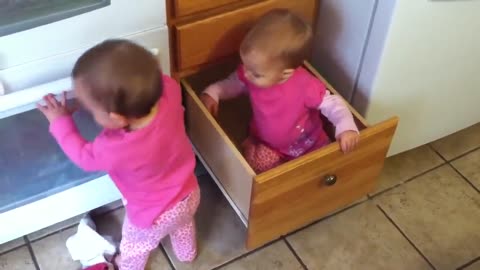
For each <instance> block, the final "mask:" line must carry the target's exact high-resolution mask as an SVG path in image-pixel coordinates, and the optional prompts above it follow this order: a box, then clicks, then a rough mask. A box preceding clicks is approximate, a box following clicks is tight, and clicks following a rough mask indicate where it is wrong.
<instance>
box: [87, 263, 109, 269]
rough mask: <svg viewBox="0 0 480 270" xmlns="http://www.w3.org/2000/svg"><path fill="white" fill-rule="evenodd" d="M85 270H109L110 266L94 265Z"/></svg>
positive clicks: (103, 264) (104, 264)
mask: <svg viewBox="0 0 480 270" xmlns="http://www.w3.org/2000/svg"><path fill="white" fill-rule="evenodd" d="M84 270H108V264H107V263H99V264H95V265H92V266H90V267H88V268H85V269H84Z"/></svg>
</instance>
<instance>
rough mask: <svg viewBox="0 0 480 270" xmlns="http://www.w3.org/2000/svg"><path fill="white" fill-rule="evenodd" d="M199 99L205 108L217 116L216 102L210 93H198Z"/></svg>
mask: <svg viewBox="0 0 480 270" xmlns="http://www.w3.org/2000/svg"><path fill="white" fill-rule="evenodd" d="M200 100H201V101H202V103H203V105H205V107H206V108H207V110H208V111H209V112H210V113H211V114H212V115H213V116H214V117H217V116H218V102H216V101H215V100H214V99H213V98H212V97H211V96H210V95H208V94H205V93H203V94H202V95H200Z"/></svg>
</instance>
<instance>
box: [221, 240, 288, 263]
mask: <svg viewBox="0 0 480 270" xmlns="http://www.w3.org/2000/svg"><path fill="white" fill-rule="evenodd" d="M279 239H281V238H277V239H275V240H273V241H271V242H268V243H266V244H265V245H263V246H261V247H258V248H256V249H253V250H250V251H247V252H245V253H243V254H242V255H240V256H238V257H235V258H233V259H231V260H229V261H226V262H224V263H222V264H220V265H218V266H215V267H214V268H212V270H218V269H220V268H222V267H224V266H227V265H229V264H231V263H234V262H236V261H239V260H241V259H243V258H246V257H248V256H250V255H251V254H253V253H255V252H257V251H260V250H262V249H264V248H267V247H269V246H271V245H273V244H275V243H277V242H278V241H279Z"/></svg>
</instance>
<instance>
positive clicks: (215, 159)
mask: <svg viewBox="0 0 480 270" xmlns="http://www.w3.org/2000/svg"><path fill="white" fill-rule="evenodd" d="M182 85H183V88H184V90H185V98H184V101H185V106H186V125H187V133H188V135H189V137H190V139H191V141H192V143H193V144H194V145H195V147H196V149H197V150H198V152H199V153H200V155H201V156H202V159H203V160H205V161H206V163H207V164H208V167H210V169H211V170H212V172H214V174H215V177H216V178H217V179H218V180H219V182H220V183H221V185H222V187H223V189H224V190H225V191H226V192H227V193H228V196H229V197H230V199H231V200H232V201H233V202H234V203H235V205H236V207H237V208H239V209H240V211H241V212H242V214H243V216H244V217H243V219H244V220H246V219H247V217H248V213H249V208H250V194H251V190H252V181H253V177H254V175H255V173H254V172H253V170H252V169H251V168H250V166H249V165H248V163H247V162H246V161H245V159H244V158H243V157H242V155H241V153H240V152H239V151H238V150H237V148H236V147H235V145H234V144H233V143H232V141H231V140H230V139H229V138H228V136H227V135H226V134H225V132H224V131H223V130H222V128H221V127H220V126H219V125H218V123H217V122H216V121H215V119H214V118H213V117H212V116H211V115H210V113H208V111H207V110H206V109H205V107H204V106H203V105H202V103H201V101H200V99H199V98H198V96H197V95H196V94H195V92H194V91H193V90H192V88H191V86H190V85H189V84H188V83H187V82H186V81H182Z"/></svg>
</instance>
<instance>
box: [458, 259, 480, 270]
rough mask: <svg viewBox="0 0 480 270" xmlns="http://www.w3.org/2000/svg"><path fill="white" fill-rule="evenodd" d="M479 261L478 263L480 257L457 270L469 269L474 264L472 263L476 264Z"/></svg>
mask: <svg viewBox="0 0 480 270" xmlns="http://www.w3.org/2000/svg"><path fill="white" fill-rule="evenodd" d="M479 261H480V257H477V258H475V259H473V260H471V261H469V262H467V263H466V264H464V265H462V266H460V267H458V268H457V270H462V269H465V268H467V267H469V266H470V265H472V264H474V263H476V262H479Z"/></svg>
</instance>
